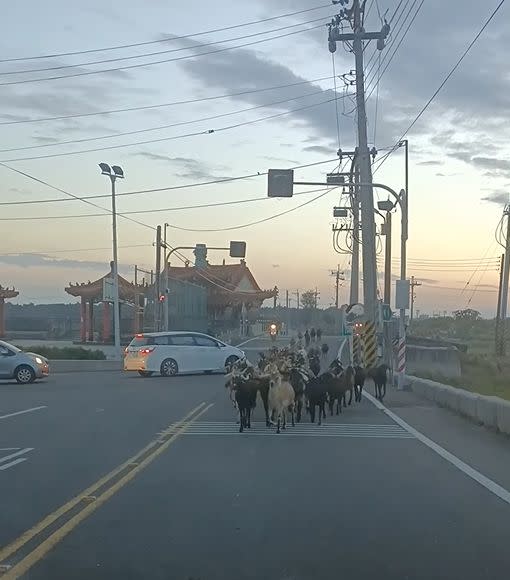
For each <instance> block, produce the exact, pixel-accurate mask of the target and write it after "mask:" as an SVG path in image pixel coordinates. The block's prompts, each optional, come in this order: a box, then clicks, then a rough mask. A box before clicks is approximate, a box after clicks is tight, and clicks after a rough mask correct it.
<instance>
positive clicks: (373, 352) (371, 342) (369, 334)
mask: <svg viewBox="0 0 510 580" xmlns="http://www.w3.org/2000/svg"><path fill="white" fill-rule="evenodd" d="M363 331H364V332H363V343H364V347H365V348H364V350H365V353H364V354H365V368H368V369H369V368H373V367H375V366H376V363H377V336H376V332H375V322H372V321H368V322H365V325H364V328H363Z"/></svg>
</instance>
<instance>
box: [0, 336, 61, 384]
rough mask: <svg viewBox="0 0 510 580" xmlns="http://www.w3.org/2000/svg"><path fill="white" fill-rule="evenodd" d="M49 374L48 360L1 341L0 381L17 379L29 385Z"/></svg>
mask: <svg viewBox="0 0 510 580" xmlns="http://www.w3.org/2000/svg"><path fill="white" fill-rule="evenodd" d="M49 372H50V368H49V364H48V359H46V358H44V357H43V356H41V355H39V354H36V353H34V352H25V351H23V350H21V349H19V348H18V347H16V346H14V345H12V344H9V343H8V342H4V341H3V340H0V379H16V381H17V382H18V383H20V384H22V385H27V384H29V383H33V382H34V381H35V380H36V379H42V378H44V377H47V376H48V375H49Z"/></svg>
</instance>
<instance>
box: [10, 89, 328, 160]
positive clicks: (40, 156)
mask: <svg viewBox="0 0 510 580" xmlns="http://www.w3.org/2000/svg"><path fill="white" fill-rule="evenodd" d="M337 98H338V97H337V96H335V98H332V99H327V100H325V101H320V102H319V103H314V104H311V105H304V106H302V107H298V108H296V109H290V110H288V111H283V112H281V113H275V114H273V115H268V116H266V117H259V118H258V119H252V120H251V121H243V122H241V123H235V124H233V125H227V126H225V127H219V128H217V129H206V130H202V131H195V132H193V133H185V134H181V135H172V136H171V137H160V138H158V139H149V140H146V141H135V142H133V143H121V144H118V145H107V146H104V147H96V148H93V149H83V150H81V151H65V152H63V153H50V154H47V155H35V156H31V157H18V158H13V159H2V160H1V161H0V163H12V162H15V161H33V160H35V159H50V158H53V157H68V156H69V155H83V154H84V153H95V152H96V151H107V150H110V149H122V148H124V147H134V146H137V145H148V144H151V143H162V142H166V141H174V140H176V139H185V138H187V137H198V136H199V135H211V134H212V133H220V132H223V131H230V130H232V129H237V128H239V127H245V126H247V125H253V124H255V123H260V122H263V121H268V120H271V119H276V118H279V117H284V116H286V115H292V114H293V113H298V112H300V111H304V110H307V109H312V108H314V107H320V106H321V105H326V104H327V103H332V102H333V101H336V100H337Z"/></svg>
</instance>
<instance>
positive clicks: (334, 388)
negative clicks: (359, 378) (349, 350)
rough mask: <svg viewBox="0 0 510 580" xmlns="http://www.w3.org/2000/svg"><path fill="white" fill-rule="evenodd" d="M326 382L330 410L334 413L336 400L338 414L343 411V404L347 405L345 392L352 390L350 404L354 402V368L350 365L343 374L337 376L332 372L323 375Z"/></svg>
mask: <svg viewBox="0 0 510 580" xmlns="http://www.w3.org/2000/svg"><path fill="white" fill-rule="evenodd" d="M321 377H324V378H323V381H324V382H325V384H326V390H327V392H328V396H329V411H330V414H331V415H333V408H334V404H335V401H336V414H337V415H338V413H339V412H340V413H341V412H342V404H343V405H344V406H347V404H346V397H345V394H346V393H347V391H349V392H350V398H349V405H350V404H351V403H352V389H353V384H354V369H353V368H352V367H351V366H348V367H347V368H346V369H345V371H343V373H342V374H341V375H338V376H335V375H334V374H333V373H331V372H327V373H324V374H323V375H321Z"/></svg>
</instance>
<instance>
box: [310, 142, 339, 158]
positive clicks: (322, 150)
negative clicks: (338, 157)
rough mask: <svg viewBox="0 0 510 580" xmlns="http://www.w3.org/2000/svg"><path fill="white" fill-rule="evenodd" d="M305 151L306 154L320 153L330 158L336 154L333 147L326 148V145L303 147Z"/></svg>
mask: <svg viewBox="0 0 510 580" xmlns="http://www.w3.org/2000/svg"><path fill="white" fill-rule="evenodd" d="M303 151H306V153H320V154H321V155H330V156H331V155H334V154H335V153H336V151H335V150H332V149H331V147H326V146H325V145H308V146H307V147H303Z"/></svg>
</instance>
